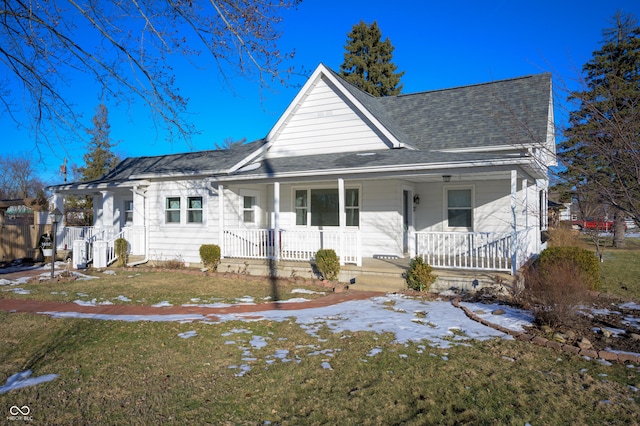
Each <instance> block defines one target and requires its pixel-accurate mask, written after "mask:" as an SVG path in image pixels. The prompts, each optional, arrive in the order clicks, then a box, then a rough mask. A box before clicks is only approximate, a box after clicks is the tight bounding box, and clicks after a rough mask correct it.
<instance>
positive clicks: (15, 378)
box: [0, 370, 59, 394]
mask: <svg viewBox="0 0 640 426" xmlns="http://www.w3.org/2000/svg"><path fill="white" fill-rule="evenodd" d="M31 373H32V372H31V370H25V371H22V372H20V373H16V374H14V375H12V376H10V377H9V378H8V379H7V382H6V383H5V384H4V386H0V394H3V393H7V392H9V391H12V390H15V389H20V388H24V387H27V386H35V385H39V384H40V383H45V382H50V381H52V380H53V379H55V378H56V377H58V376H59V374H45V375H44V376H38V377H31Z"/></svg>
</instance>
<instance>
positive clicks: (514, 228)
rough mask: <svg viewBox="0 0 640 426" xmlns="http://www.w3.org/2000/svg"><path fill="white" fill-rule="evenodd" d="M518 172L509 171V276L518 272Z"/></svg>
mask: <svg viewBox="0 0 640 426" xmlns="http://www.w3.org/2000/svg"><path fill="white" fill-rule="evenodd" d="M517 209H518V171H517V170H511V274H512V275H513V276H515V275H516V272H517V271H518V210H517Z"/></svg>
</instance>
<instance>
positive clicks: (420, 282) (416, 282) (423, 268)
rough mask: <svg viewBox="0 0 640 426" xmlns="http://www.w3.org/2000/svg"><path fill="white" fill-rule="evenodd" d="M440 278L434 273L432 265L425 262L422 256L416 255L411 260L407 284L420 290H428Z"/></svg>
mask: <svg viewBox="0 0 640 426" xmlns="http://www.w3.org/2000/svg"><path fill="white" fill-rule="evenodd" d="M436 278H438V277H437V276H436V275H433V273H432V268H431V265H429V264H428V263H425V262H424V260H422V257H420V256H416V257H414V258H413V259H411V262H409V270H408V271H407V286H408V287H409V288H410V289H413V290H418V291H428V290H429V287H430V286H431V284H433V283H434V282H435V280H436Z"/></svg>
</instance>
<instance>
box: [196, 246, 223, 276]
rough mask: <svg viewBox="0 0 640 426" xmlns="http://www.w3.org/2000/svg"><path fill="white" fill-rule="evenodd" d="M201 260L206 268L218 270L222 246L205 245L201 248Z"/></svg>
mask: <svg viewBox="0 0 640 426" xmlns="http://www.w3.org/2000/svg"><path fill="white" fill-rule="evenodd" d="M200 260H201V261H202V265H203V266H204V267H205V268H211V269H213V270H214V271H217V270H218V265H219V264H220V246H219V245H217V244H203V245H201V246H200Z"/></svg>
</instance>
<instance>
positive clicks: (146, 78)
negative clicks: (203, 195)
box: [0, 0, 300, 143]
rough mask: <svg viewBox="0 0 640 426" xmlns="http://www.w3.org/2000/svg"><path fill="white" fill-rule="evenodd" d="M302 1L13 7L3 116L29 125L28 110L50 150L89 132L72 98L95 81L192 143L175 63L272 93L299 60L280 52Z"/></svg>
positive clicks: (66, 1) (12, 1)
mask: <svg viewBox="0 0 640 426" xmlns="http://www.w3.org/2000/svg"><path fill="white" fill-rule="evenodd" d="M299 1H300V0H209V1H206V0H129V1H120V0H49V1H46V0H5V1H3V2H2V6H0V75H1V76H3V77H2V79H0V105H2V108H0V114H3V113H6V114H9V115H10V116H11V117H12V118H13V119H14V120H15V121H16V122H17V123H20V124H25V123H21V118H20V117H19V114H17V112H18V111H23V110H25V109H26V112H27V114H28V117H29V118H30V123H29V124H30V125H31V126H32V128H33V130H34V131H35V134H36V135H37V137H38V138H40V139H38V140H43V139H44V140H46V141H48V142H49V143H51V141H52V140H55V138H57V137H59V136H57V135H55V133H52V131H55V130H60V129H65V130H70V129H71V130H74V129H76V128H81V126H79V124H78V123H79V121H78V118H79V117H78V114H77V112H76V110H75V109H74V105H73V103H72V100H71V98H70V96H69V92H72V91H73V87H74V82H77V81H79V79H81V78H84V79H87V78H90V79H92V80H94V81H95V83H96V84H97V86H98V88H99V90H98V91H97V94H98V95H101V96H105V97H110V98H113V99H115V100H116V101H117V102H121V101H127V102H130V101H133V100H136V99H137V100H138V101H141V102H142V103H143V104H145V105H147V106H148V107H149V108H150V110H151V112H152V116H153V117H154V120H155V122H156V124H157V125H160V126H162V127H164V128H166V129H167V130H168V131H169V132H170V133H169V134H170V137H172V138H175V137H177V138H180V139H183V140H186V141H187V142H188V141H189V139H190V135H192V134H193V133H194V131H195V129H194V127H193V126H192V124H190V123H189V121H188V120H187V119H186V117H185V115H186V114H185V112H186V107H187V99H186V98H185V97H184V96H183V95H182V94H181V93H180V90H179V88H178V87H176V84H175V72H174V70H173V69H172V68H171V66H170V61H169V60H170V59H172V58H176V57H179V58H187V59H188V60H189V61H190V62H191V63H192V65H195V66H198V67H200V66H202V65H203V63H210V62H212V63H214V64H215V65H216V66H217V69H218V71H219V75H222V76H223V78H229V77H231V76H232V75H236V74H240V75H243V76H247V77H250V78H257V79H258V80H259V81H260V82H261V83H262V84H263V85H265V86H268V84H270V83H271V84H272V83H274V82H280V81H283V80H284V79H286V77H287V76H288V74H289V73H290V71H291V70H290V69H288V68H286V60H287V59H288V58H290V56H292V53H291V54H284V53H282V52H280V51H279V50H278V48H277V45H276V42H277V41H278V39H279V36H280V34H279V33H278V30H277V26H278V23H279V22H280V21H281V19H282V14H283V12H284V10H286V9H289V8H293V7H295V6H296V5H297V4H298V3H299ZM203 53H204V54H203ZM207 58H208V59H207ZM202 78H203V79H205V78H208V77H206V76H203V77H202Z"/></svg>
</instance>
